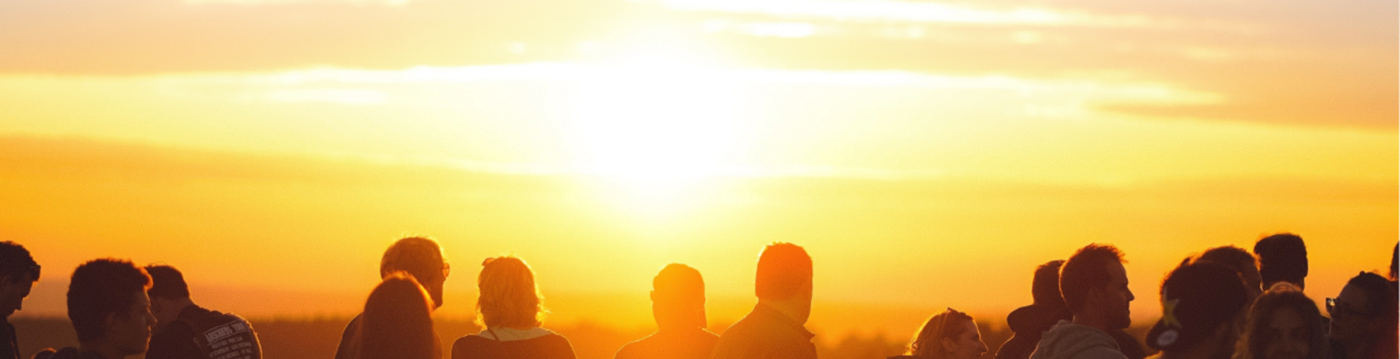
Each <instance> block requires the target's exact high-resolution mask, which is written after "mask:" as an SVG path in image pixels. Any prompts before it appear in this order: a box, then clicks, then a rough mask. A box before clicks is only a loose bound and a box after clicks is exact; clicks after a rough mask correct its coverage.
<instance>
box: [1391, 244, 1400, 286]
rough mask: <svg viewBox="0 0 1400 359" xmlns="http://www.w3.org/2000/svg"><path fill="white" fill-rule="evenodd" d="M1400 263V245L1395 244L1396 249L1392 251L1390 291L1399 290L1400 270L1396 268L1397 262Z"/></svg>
mask: <svg viewBox="0 0 1400 359" xmlns="http://www.w3.org/2000/svg"><path fill="white" fill-rule="evenodd" d="M1397 261H1400V243H1396V244H1395V248H1394V249H1391V250H1390V289H1397V287H1396V283H1398V282H1400V278H1396V276H1397V275H1400V268H1397V267H1396V262H1397Z"/></svg>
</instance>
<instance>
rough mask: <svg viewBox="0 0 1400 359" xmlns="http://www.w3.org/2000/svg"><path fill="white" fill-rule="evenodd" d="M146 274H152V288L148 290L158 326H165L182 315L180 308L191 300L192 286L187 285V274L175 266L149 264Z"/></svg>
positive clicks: (147, 293) (152, 311)
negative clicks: (181, 272)
mask: <svg viewBox="0 0 1400 359" xmlns="http://www.w3.org/2000/svg"><path fill="white" fill-rule="evenodd" d="M146 274H149V275H151V283H152V284H151V289H148V290H146V295H147V296H148V297H150V299H151V313H152V314H155V316H156V327H157V328H160V327H164V326H165V325H166V324H168V323H170V322H173V321H175V319H176V318H178V317H179V316H180V310H182V309H184V306H183V305H182V304H183V303H188V302H189V300H190V288H189V287H188V286H186V285H185V276H184V275H183V274H180V270H178V269H175V267H171V266H168V265H148V266H146Z"/></svg>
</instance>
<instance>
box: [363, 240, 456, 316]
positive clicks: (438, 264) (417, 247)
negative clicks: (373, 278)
mask: <svg viewBox="0 0 1400 359" xmlns="http://www.w3.org/2000/svg"><path fill="white" fill-rule="evenodd" d="M451 269H452V267H451V266H449V265H448V264H447V263H445V262H443V260H442V247H440V246H438V243H437V241H434V240H432V239H431V238H427V237H404V238H403V239H399V240H398V241H397V242H394V244H393V245H391V246H389V249H386V250H384V258H382V259H380V260H379V276H380V277H381V278H387V277H388V276H389V275H390V274H392V273H394V272H407V273H408V274H411V275H413V277H414V279H417V280H418V283H421V284H422V285H423V289H426V290H427V291H428V295H430V296H432V298H433V308H434V309H436V308H437V307H441V306H442V284H443V283H444V282H446V281H447V275H448V274H449V273H450V272H451Z"/></svg>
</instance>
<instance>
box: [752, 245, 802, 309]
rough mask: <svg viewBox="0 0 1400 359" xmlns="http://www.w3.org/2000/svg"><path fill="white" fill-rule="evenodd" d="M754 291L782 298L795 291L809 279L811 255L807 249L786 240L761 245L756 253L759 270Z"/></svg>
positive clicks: (768, 297)
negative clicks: (760, 248) (761, 250)
mask: <svg viewBox="0 0 1400 359" xmlns="http://www.w3.org/2000/svg"><path fill="white" fill-rule="evenodd" d="M756 277H757V278H756V279H755V280H754V294H756V295H757V296H758V297H759V298H760V299H770V300H785V299H788V298H792V297H793V296H795V295H797V293H798V291H800V290H801V289H802V286H803V285H804V284H806V283H808V282H811V281H812V257H810V256H808V255H807V250H805V249H802V247H800V246H798V245H796V244H792V243H786V242H775V243H773V244H769V245H768V246H767V247H763V253H761V254H759V255H758V274H757V276H756Z"/></svg>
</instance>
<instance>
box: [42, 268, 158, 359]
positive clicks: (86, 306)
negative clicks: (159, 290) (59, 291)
mask: <svg viewBox="0 0 1400 359" xmlns="http://www.w3.org/2000/svg"><path fill="white" fill-rule="evenodd" d="M150 286H151V277H150V276H149V275H147V274H146V271H145V270H143V269H141V267H137V266H136V265H134V264H132V263H131V262H130V261H127V260H120V259H112V258H105V259H97V260H92V261H89V262H86V263H83V264H82V265H79V266H78V268H77V269H75V270H73V276H72V277H71V278H70V280H69V282H68V299H67V302H68V319H69V321H71V322H72V324H73V331H74V332H76V333H77V335H78V347H77V348H71V347H70V348H63V349H62V350H59V351H57V352H56V353H53V354H51V355H48V357H49V358H52V359H76V358H81V359H122V358H125V357H127V356H130V355H136V354H141V353H144V352H146V345H147V344H148V341H149V340H150V338H151V328H152V327H154V326H155V323H156V318H155V315H154V314H151V302H150V299H149V298H148V297H147V296H146V289H149V288H150Z"/></svg>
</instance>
